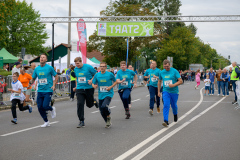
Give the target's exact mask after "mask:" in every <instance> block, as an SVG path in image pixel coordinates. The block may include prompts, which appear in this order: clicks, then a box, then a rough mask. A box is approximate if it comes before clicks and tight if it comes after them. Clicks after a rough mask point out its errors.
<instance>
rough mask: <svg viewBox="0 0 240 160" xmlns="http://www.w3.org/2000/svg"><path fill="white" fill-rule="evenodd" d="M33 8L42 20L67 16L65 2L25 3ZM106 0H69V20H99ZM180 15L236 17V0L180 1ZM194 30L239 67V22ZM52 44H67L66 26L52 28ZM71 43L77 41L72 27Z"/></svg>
mask: <svg viewBox="0 0 240 160" xmlns="http://www.w3.org/2000/svg"><path fill="white" fill-rule="evenodd" d="M26 1H27V2H28V3H31V2H32V4H33V7H34V9H36V10H38V11H39V13H40V14H41V16H42V17H65V16H68V7H69V6H68V5H69V0H41V1H37V0H26ZM109 2H110V0H72V16H78V17H81V16H100V11H101V10H104V9H105V8H106V6H108V4H109ZM181 2H182V6H181V8H180V13H181V14H182V15H185V16H188V15H240V9H239V8H240V0H201V1H197V0H182V1H181ZM194 25H195V26H196V27H197V28H198V30H197V36H198V37H200V39H201V40H203V41H204V43H209V44H210V45H211V47H212V48H215V49H216V50H217V52H218V53H219V54H221V55H223V56H224V57H227V56H228V55H230V56H231V61H237V62H238V63H240V22H195V23H194ZM54 27H55V36H54V42H55V44H56V45H58V44H60V43H67V41H68V28H67V24H65V23H59V24H55V26H54ZM71 29H72V32H71V40H72V41H77V40H78V34H77V28H76V23H72V27H71ZM95 29H96V24H92V23H87V36H90V35H91V34H92V33H93V31H94V30H95ZM47 32H48V34H49V37H50V38H49V39H48V40H47V42H46V44H45V45H46V46H47V45H51V44H52V24H47Z"/></svg>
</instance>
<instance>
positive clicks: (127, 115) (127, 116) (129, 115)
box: [125, 110, 131, 119]
mask: <svg viewBox="0 0 240 160" xmlns="http://www.w3.org/2000/svg"><path fill="white" fill-rule="evenodd" d="M125 114H126V119H129V118H130V117H131V114H130V112H129V110H126V113H125Z"/></svg>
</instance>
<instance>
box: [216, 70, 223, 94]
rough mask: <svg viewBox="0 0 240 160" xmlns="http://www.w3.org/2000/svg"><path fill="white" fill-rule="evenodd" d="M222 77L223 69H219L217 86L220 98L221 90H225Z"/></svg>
mask: <svg viewBox="0 0 240 160" xmlns="http://www.w3.org/2000/svg"><path fill="white" fill-rule="evenodd" d="M221 75H222V69H221V68H219V69H218V71H217V74H216V77H217V85H218V96H220V94H221V90H222V89H223V84H222V79H221Z"/></svg>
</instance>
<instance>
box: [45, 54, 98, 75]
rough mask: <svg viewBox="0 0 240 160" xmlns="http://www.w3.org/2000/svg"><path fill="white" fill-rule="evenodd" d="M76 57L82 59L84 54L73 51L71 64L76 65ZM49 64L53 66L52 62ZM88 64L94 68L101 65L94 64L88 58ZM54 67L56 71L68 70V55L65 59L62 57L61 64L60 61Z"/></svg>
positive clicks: (55, 62)
mask: <svg viewBox="0 0 240 160" xmlns="http://www.w3.org/2000/svg"><path fill="white" fill-rule="evenodd" d="M76 57H81V58H82V53H81V52H80V51H79V52H78V51H71V57H70V64H73V65H75V64H74V59H75V58H76ZM47 64H49V65H51V61H50V62H47ZM87 64H89V65H91V66H93V67H99V64H97V63H94V62H92V61H91V60H89V59H88V58H87ZM54 67H56V69H60V71H62V70H63V69H65V68H68V66H67V54H66V55H65V56H64V57H61V63H59V59H58V60H55V61H54Z"/></svg>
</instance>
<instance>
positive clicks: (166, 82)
mask: <svg viewBox="0 0 240 160" xmlns="http://www.w3.org/2000/svg"><path fill="white" fill-rule="evenodd" d="M169 84H172V80H168V81H164V85H165V87H168V86H169Z"/></svg>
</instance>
